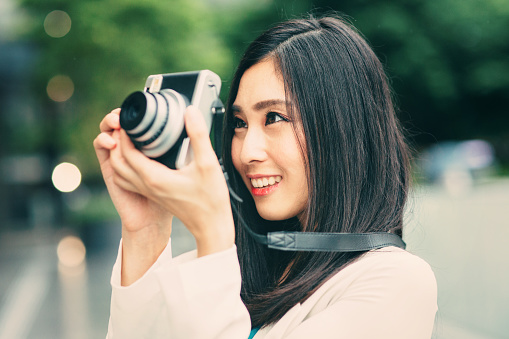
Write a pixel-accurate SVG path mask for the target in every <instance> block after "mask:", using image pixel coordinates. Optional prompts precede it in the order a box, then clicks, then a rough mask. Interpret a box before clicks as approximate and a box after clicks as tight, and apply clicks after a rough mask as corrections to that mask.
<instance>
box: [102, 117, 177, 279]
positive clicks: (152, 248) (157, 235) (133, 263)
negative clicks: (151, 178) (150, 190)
mask: <svg viewBox="0 0 509 339" xmlns="http://www.w3.org/2000/svg"><path fill="white" fill-rule="evenodd" d="M119 113H120V109H116V110H114V111H112V112H111V113H109V114H107V115H106V116H105V117H104V119H103V120H102V121H101V124H100V130H101V133H100V134H99V135H98V136H97V138H96V139H95V140H94V148H95V151H96V154H97V158H98V159H99V163H100V165H101V172H102V174H103V178H104V181H105V183H106V187H107V188H108V192H109V194H110V196H111V199H112V201H113V204H114V205H115V208H116V209H117V212H118V214H119V215H120V219H121V221H122V241H123V252H122V254H123V264H124V265H123V266H124V267H125V269H122V284H124V285H129V284H130V283H132V282H134V281H136V280H137V279H138V278H139V277H141V276H142V275H143V274H144V273H145V272H146V270H147V269H148V268H149V267H150V266H152V264H153V263H154V262H155V261H156V260H157V258H158V257H159V255H160V254H161V252H162V251H163V249H164V248H165V246H166V245H167V243H168V239H169V237H170V234H171V221H172V214H171V212H169V211H168V210H167V209H165V208H164V207H162V206H161V205H159V204H157V203H155V202H154V201H151V200H149V199H147V198H146V197H145V196H143V195H140V194H138V193H135V192H132V191H129V190H126V189H124V188H123V187H121V185H119V184H118V181H119V180H121V178H120V177H119V176H118V175H117V173H116V172H115V170H114V168H113V166H112V164H113V163H114V162H121V161H123V160H122V158H121V152H120V150H119V142H120V123H119Z"/></svg>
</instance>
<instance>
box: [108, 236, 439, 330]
mask: <svg viewBox="0 0 509 339" xmlns="http://www.w3.org/2000/svg"><path fill="white" fill-rule="evenodd" d="M121 247H122V246H120V249H119V255H118V258H117V261H116V263H115V266H114V268H113V274H112V278H111V284H112V289H113V290H112V298H111V313H110V323H109V328H108V336H107V338H108V339H129V338H136V339H140V338H151V339H157V338H172V339H174V338H185V339H193V338H197V339H207V338H222V339H223V338H224V339H247V337H248V335H249V332H250V330H251V323H250V319H249V314H248V312H247V310H246V308H245V306H244V305H243V303H242V301H241V299H240V296H239V293H240V283H241V278H240V268H239V263H238V259H237V254H236V249H235V248H234V247H233V248H231V249H229V250H227V251H223V252H220V253H216V254H213V255H209V256H206V257H202V258H196V253H195V252H194V251H193V252H189V253H186V254H183V255H181V256H179V257H177V258H172V256H171V246H170V245H168V246H167V248H166V249H165V250H164V252H163V253H162V254H161V256H160V257H159V259H158V260H157V262H156V263H155V264H154V265H153V267H151V268H150V270H149V271H148V272H147V273H146V274H145V275H144V276H143V277H142V278H140V279H139V280H138V281H137V282H135V283H134V284H133V285H131V286H129V287H121V286H120V268H121V258H122V255H121ZM436 311H437V287H436V280H435V277H434V274H433V272H432V270H431V269H430V267H429V265H428V264H427V263H426V262H425V261H423V260H422V259H420V258H418V257H416V256H414V255H412V254H410V253H408V252H406V251H404V250H402V249H399V248H396V247H387V248H383V249H379V250H374V251H371V252H368V253H366V254H365V255H363V256H362V257H361V258H360V259H358V260H357V261H356V262H354V263H353V264H351V265H349V266H348V267H346V268H345V269H343V270H342V271H340V272H339V273H337V274H336V275H335V276H334V277H332V278H331V279H329V280H328V281H327V282H326V283H325V284H324V285H322V286H321V287H320V288H319V289H318V290H317V291H316V292H315V293H314V294H313V295H312V296H311V297H310V298H309V299H308V300H306V301H305V302H304V303H302V304H298V305H296V306H295V307H293V308H292V309H291V310H290V311H288V313H287V314H286V315H285V316H284V317H283V318H282V319H281V320H280V321H278V322H277V323H276V324H275V325H273V326H269V327H265V328H262V329H261V330H260V331H259V332H258V333H257V334H256V336H255V339H262V338H264V339H279V338H287V339H309V338H312V339H314V338H316V339H318V338H320V339H326V338H347V339H354V338H391V339H429V338H431V334H432V330H433V324H434V319H435V313H436Z"/></svg>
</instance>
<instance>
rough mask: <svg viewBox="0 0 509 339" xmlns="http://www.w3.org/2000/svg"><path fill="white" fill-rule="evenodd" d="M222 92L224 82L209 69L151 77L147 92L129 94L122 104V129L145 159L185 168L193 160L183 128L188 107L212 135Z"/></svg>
mask: <svg viewBox="0 0 509 339" xmlns="http://www.w3.org/2000/svg"><path fill="white" fill-rule="evenodd" d="M220 90H221V79H220V78H219V76H218V75H217V74H215V73H214V72H212V71H209V70H201V71H194V72H183V73H171V74H157V75H151V76H149V77H148V78H147V82H146V84H145V89H144V91H138V92H134V93H132V94H130V95H129V96H128V97H127V98H126V99H125V100H124V102H123V103H122V106H121V110H120V126H121V127H122V128H123V129H124V130H125V131H126V132H127V135H129V137H130V138H131V140H132V142H133V143H134V145H135V146H136V148H138V149H139V150H140V151H141V152H143V153H144V154H145V155H146V156H148V157H149V158H152V159H154V160H157V161H159V162H160V163H162V164H164V165H166V166H168V167H170V168H173V169H178V168H182V167H184V166H185V165H187V164H188V163H189V162H190V161H191V160H192V150H191V146H190V143H189V138H188V137H187V134H186V130H185V128H184V112H185V110H186V107H187V106H189V105H193V106H195V107H197V108H198V109H199V110H200V111H201V112H202V114H203V117H204V118H205V122H206V124H207V127H208V129H209V132H210V131H211V129H212V123H213V121H214V114H215V113H216V110H217V101H218V100H219V98H218V96H219V91H220ZM219 102H220V101H219ZM221 107H222V106H221Z"/></svg>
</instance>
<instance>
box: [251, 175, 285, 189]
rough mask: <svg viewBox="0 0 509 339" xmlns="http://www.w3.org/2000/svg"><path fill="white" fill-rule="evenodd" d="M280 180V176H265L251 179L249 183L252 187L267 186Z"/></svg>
mask: <svg viewBox="0 0 509 339" xmlns="http://www.w3.org/2000/svg"><path fill="white" fill-rule="evenodd" d="M279 182H281V176H280V175H277V176H275V177H274V176H273V177H265V178H257V179H254V178H253V179H251V185H252V186H253V187H254V188H264V187H268V186H272V185H275V184H277V183H279Z"/></svg>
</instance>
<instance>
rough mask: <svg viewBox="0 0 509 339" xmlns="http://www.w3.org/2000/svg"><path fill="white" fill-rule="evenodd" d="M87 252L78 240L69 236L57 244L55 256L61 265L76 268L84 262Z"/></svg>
mask: <svg viewBox="0 0 509 339" xmlns="http://www.w3.org/2000/svg"><path fill="white" fill-rule="evenodd" d="M86 253H87V250H86V248H85V245H84V244H83V241H81V239H80V238H78V237H75V236H72V235H69V236H66V237H64V238H62V240H60V242H59V243H58V247H57V255H58V261H59V262H60V264H61V265H63V266H66V267H77V266H79V265H81V264H82V263H83V262H84V261H85V255H86Z"/></svg>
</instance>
